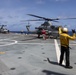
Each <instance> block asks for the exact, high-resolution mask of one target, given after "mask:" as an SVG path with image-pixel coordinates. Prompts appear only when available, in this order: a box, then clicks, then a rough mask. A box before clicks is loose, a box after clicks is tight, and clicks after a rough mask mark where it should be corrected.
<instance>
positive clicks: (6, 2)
mask: <svg viewBox="0 0 76 75" xmlns="http://www.w3.org/2000/svg"><path fill="white" fill-rule="evenodd" d="M75 7H76V0H0V24H1V25H2V24H5V25H7V28H8V29H9V30H26V25H27V23H28V22H25V21H24V20H28V19H37V18H35V17H32V16H29V15H27V14H34V15H38V16H42V17H46V18H57V17H60V18H65V17H76V8H75ZM52 23H53V22H52ZM30 24H31V30H33V29H34V28H35V27H37V26H39V25H40V24H41V22H30ZM55 24H57V25H63V26H64V25H67V27H68V28H69V29H73V28H74V29H76V19H75V20H59V23H55Z"/></svg>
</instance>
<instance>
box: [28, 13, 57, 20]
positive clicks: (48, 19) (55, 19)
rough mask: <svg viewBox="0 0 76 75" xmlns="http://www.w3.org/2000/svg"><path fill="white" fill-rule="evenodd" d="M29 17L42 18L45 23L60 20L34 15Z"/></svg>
mask: <svg viewBox="0 0 76 75" xmlns="http://www.w3.org/2000/svg"><path fill="white" fill-rule="evenodd" d="M27 15H29V16H34V17H37V18H41V19H43V20H45V21H55V20H59V18H56V19H51V18H45V17H40V16H37V15H33V14H27Z"/></svg>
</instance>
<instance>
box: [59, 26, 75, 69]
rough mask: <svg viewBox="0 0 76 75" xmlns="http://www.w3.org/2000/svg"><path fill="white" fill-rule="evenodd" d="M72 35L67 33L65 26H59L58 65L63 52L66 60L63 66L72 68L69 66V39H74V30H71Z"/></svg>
mask: <svg viewBox="0 0 76 75" xmlns="http://www.w3.org/2000/svg"><path fill="white" fill-rule="evenodd" d="M72 32H73V36H70V35H69V34H68V29H67V28H61V27H59V35H60V44H61V55H60V61H59V65H62V62H63V59H64V54H65V60H66V66H65V68H69V69H71V68H73V67H72V66H70V58H69V56H70V52H69V39H71V40H75V39H76V37H75V30H72Z"/></svg>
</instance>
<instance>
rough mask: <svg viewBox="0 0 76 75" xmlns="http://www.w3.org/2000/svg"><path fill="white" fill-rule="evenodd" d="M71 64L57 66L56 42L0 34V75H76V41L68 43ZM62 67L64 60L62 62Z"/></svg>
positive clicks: (18, 35) (58, 53)
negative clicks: (70, 67) (67, 67)
mask: <svg viewBox="0 0 76 75" xmlns="http://www.w3.org/2000/svg"><path fill="white" fill-rule="evenodd" d="M70 47H71V48H72V49H70V64H71V66H73V69H66V68H65V67H64V66H59V65H58V62H59V56H60V42H59V39H50V38H48V39H46V40H43V39H42V38H40V39H39V38H37V35H35V34H29V35H25V34H14V33H9V34H0V75H76V40H75V41H70ZM63 65H65V60H64V61H63Z"/></svg>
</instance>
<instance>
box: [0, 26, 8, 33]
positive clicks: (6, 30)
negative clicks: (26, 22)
mask: <svg viewBox="0 0 76 75" xmlns="http://www.w3.org/2000/svg"><path fill="white" fill-rule="evenodd" d="M5 26H7V25H0V33H9V30H8V29H6V28H4V27H5Z"/></svg>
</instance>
